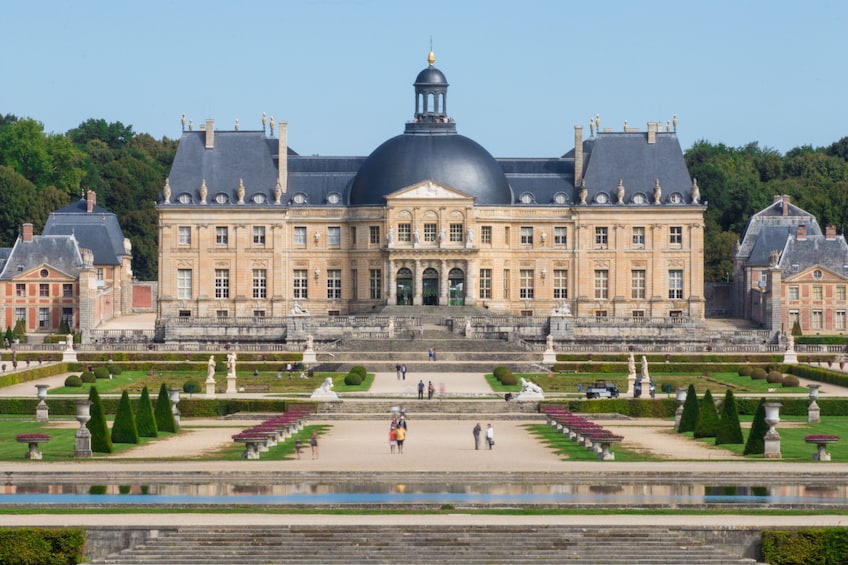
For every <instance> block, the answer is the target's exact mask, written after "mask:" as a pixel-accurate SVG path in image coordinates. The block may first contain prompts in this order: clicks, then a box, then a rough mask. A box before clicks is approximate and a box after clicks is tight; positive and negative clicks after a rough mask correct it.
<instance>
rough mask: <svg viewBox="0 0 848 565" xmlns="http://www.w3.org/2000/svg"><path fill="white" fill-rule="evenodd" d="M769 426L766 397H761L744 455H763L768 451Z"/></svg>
mask: <svg viewBox="0 0 848 565" xmlns="http://www.w3.org/2000/svg"><path fill="white" fill-rule="evenodd" d="M768 430H769V426H768V424H766V399H765V398H761V399H760V403H759V404H758V405H757V411H756V412H754V421H753V422H751V431H750V432H748V441H747V442H745V451H743V452H742V455H757V454H759V455H762V454H763V453H765V452H766V441H765V437H766V432H768Z"/></svg>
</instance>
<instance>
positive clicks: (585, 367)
mask: <svg viewBox="0 0 848 565" xmlns="http://www.w3.org/2000/svg"><path fill="white" fill-rule="evenodd" d="M779 363H780V360H778V361H775V364H774V365H765V364H762V365H758V364H752V365H751V368H752V369H756V368H761V369H763V370H767V369H768V368H769V367H773V366H777V364H779ZM650 370H651V374H652V375H654V374H663V373H678V374H679V373H703V372H705V371H706V372H709V373H733V372H738V370H739V366H738V364H737V363H727V364H720V363H697V362H696V363H665V362H662V363H661V362H657V363H653V364H650ZM553 371H554V372H555V373H557V372H564V371H571V372H574V371H576V372H578V373H618V374H621V375H626V374H627V363H626V362H623V363H612V362H602V363H597V362H588V361H582V362H573V363H564V362H558V363H556V364H555V365H554V366H553Z"/></svg>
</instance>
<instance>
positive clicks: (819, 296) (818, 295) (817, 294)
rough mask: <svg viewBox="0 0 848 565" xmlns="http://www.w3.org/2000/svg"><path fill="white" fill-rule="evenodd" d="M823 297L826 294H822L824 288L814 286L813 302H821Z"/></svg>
mask: <svg viewBox="0 0 848 565" xmlns="http://www.w3.org/2000/svg"><path fill="white" fill-rule="evenodd" d="M823 296H824V293H823V292H822V287H821V286H819V285H816V286H814V287H813V300H821V299H822V297H823Z"/></svg>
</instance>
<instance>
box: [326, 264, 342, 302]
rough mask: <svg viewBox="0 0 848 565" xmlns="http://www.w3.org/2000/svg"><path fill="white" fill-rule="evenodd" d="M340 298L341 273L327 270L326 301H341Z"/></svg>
mask: <svg viewBox="0 0 848 565" xmlns="http://www.w3.org/2000/svg"><path fill="white" fill-rule="evenodd" d="M341 298H342V271H341V269H327V299H329V300H341Z"/></svg>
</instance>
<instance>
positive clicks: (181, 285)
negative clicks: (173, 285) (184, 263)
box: [177, 269, 192, 300]
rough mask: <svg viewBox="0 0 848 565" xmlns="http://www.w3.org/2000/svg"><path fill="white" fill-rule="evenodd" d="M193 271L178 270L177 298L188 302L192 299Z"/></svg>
mask: <svg viewBox="0 0 848 565" xmlns="http://www.w3.org/2000/svg"><path fill="white" fill-rule="evenodd" d="M191 278H192V271H191V269H177V298H179V299H181V300H187V299H190V298H191Z"/></svg>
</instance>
